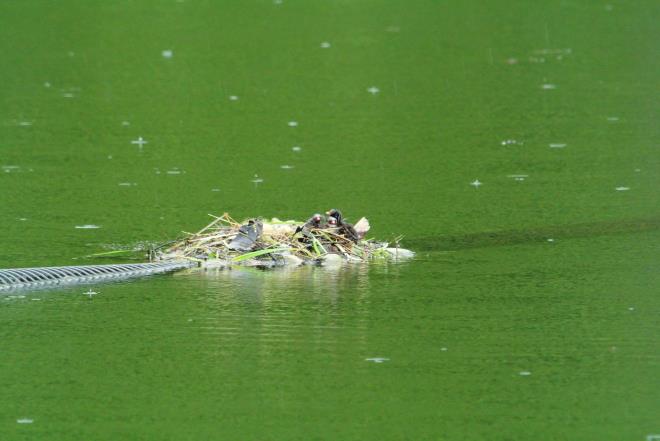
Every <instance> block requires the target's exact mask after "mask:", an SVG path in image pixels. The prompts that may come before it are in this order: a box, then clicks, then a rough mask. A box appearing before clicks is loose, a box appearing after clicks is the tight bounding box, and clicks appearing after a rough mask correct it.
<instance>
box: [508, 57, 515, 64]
mask: <svg viewBox="0 0 660 441" xmlns="http://www.w3.org/2000/svg"><path fill="white" fill-rule="evenodd" d="M506 64H510V65H514V64H518V59H517V58H513V57H511V58H507V59H506Z"/></svg>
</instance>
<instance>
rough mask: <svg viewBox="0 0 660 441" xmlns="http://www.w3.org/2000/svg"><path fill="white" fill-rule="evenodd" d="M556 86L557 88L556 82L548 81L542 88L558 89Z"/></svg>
mask: <svg viewBox="0 0 660 441" xmlns="http://www.w3.org/2000/svg"><path fill="white" fill-rule="evenodd" d="M556 88H557V85H556V84H550V83H546V84H542V85H541V89H543V90H552V89H556Z"/></svg>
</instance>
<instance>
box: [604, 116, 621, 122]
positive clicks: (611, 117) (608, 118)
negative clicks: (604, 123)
mask: <svg viewBox="0 0 660 441" xmlns="http://www.w3.org/2000/svg"><path fill="white" fill-rule="evenodd" d="M607 120H608V121H609V122H617V121H618V120H619V117H618V116H608V117H607Z"/></svg>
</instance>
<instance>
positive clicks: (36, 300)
mask: <svg viewBox="0 0 660 441" xmlns="http://www.w3.org/2000/svg"><path fill="white" fill-rule="evenodd" d="M30 300H32V301H33V302H38V301H39V300H41V299H30Z"/></svg>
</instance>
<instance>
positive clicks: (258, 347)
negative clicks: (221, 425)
mask: <svg viewBox="0 0 660 441" xmlns="http://www.w3.org/2000/svg"><path fill="white" fill-rule="evenodd" d="M396 266H397V265H391V264H390V265H387V264H382V265H381V264H376V265H364V264H354V265H342V266H339V267H314V266H303V267H298V268H291V269H279V268H278V269H274V270H259V269H254V268H238V269H233V270H222V269H205V270H203V269H194V270H190V271H188V272H186V273H180V274H179V275H178V276H180V277H185V278H186V279H187V280H186V282H187V283H190V284H191V285H195V286H196V287H197V289H198V291H197V292H198V293H200V292H201V293H203V294H202V295H203V299H202V302H201V303H200V304H203V305H204V310H203V311H200V314H199V316H197V317H194V324H193V326H195V327H197V328H198V329H199V331H200V335H204V336H210V337H212V341H214V343H213V344H214V345H215V346H216V347H215V349H213V351H220V352H222V351H223V350H226V349H227V348H230V347H237V346H238V347H244V348H245V349H244V350H245V351H247V352H252V351H254V352H256V353H255V354H254V356H256V357H258V358H259V359H261V358H266V357H271V356H272V355H273V354H274V353H282V352H286V351H288V350H289V349H288V348H289V347H290V345H295V346H296V347H300V346H304V347H306V346H309V351H310V352H319V351H320V352H322V353H325V354H327V356H328V357H330V358H334V357H335V356H336V354H337V353H339V352H341V351H340V348H341V346H342V345H346V344H349V345H351V346H352V347H354V348H359V350H364V351H365V352H368V351H367V350H366V349H367V343H368V338H367V335H368V323H369V318H370V314H371V303H370V298H369V297H370V295H373V287H372V286H371V283H370V278H371V277H379V275H390V276H391V275H396V271H398V270H397V269H396V268H395V267H396ZM194 281H197V282H198V284H196V283H194ZM198 295H199V294H198ZM246 345H247V346H249V347H247V346H246Z"/></svg>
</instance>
